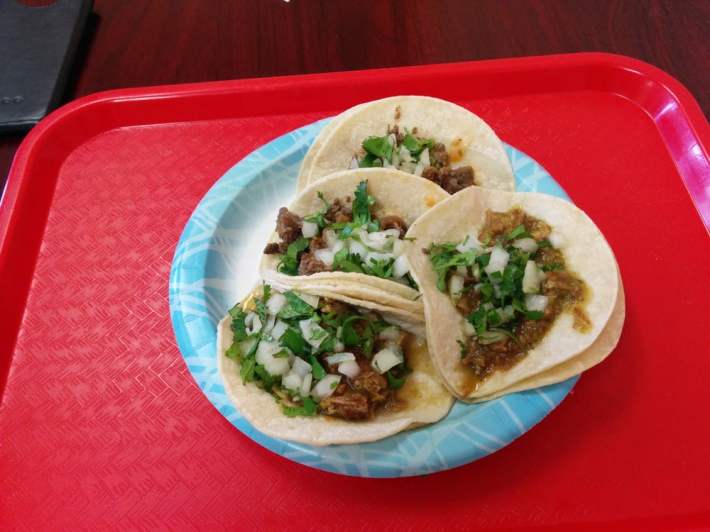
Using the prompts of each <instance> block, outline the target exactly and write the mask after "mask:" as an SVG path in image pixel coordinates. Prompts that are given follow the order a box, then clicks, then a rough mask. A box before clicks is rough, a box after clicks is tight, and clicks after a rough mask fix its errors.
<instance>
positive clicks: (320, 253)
mask: <svg viewBox="0 0 710 532" xmlns="http://www.w3.org/2000/svg"><path fill="white" fill-rule="evenodd" d="M313 255H315V257H316V258H317V259H318V260H319V261H321V262H322V263H323V264H325V265H326V266H332V265H333V258H334V255H333V252H332V251H331V250H329V249H317V250H316V251H315V253H313Z"/></svg>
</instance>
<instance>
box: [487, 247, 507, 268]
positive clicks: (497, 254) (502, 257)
mask: <svg viewBox="0 0 710 532" xmlns="http://www.w3.org/2000/svg"><path fill="white" fill-rule="evenodd" d="M509 258H510V255H508V252H507V251H506V250H504V249H503V248H502V247H500V246H496V247H494V248H493V251H492V252H491V260H490V261H488V266H486V268H485V270H486V273H487V274H488V275H490V274H492V273H495V272H502V271H503V270H505V267H506V266H507V265H508V259H509Z"/></svg>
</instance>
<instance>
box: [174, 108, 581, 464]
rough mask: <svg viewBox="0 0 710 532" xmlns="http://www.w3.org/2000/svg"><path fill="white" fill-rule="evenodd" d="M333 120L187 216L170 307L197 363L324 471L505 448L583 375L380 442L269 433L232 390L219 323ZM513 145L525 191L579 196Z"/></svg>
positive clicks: (288, 142)
mask: <svg viewBox="0 0 710 532" xmlns="http://www.w3.org/2000/svg"><path fill="white" fill-rule="evenodd" d="M327 121H328V119H326V120H321V121H320V122H316V123H313V124H309V125H307V126H305V127H302V128H299V129H297V130H295V131H292V132H291V133H288V134H286V135H284V136H282V137H279V138H277V139H275V140H273V141H271V142H269V143H268V144H266V145H264V146H262V147H261V148H259V149H257V150H256V151H254V152H252V153H251V154H249V155H248V156H247V157H245V158H244V159H243V160H242V161H240V162H239V163H238V164H237V165H235V166H234V167H233V168H231V169H230V170H229V171H228V172H227V173H226V174H224V175H223V176H222V177H221V178H220V179H219V181H217V182H216V183H215V184H214V186H213V187H212V188H211V189H210V190H209V192H207V194H206V195H205V197H204V198H203V199H202V201H201V202H200V203H199V205H198V206H197V208H196V209H195V211H194V212H193V214H192V216H191V217H190V220H189V221H188V223H187V225H186V226H185V229H184V231H183V233H182V236H181V237H180V240H179V242H178V245H177V248H176V251H175V256H174V258H173V264H172V269H171V272H170V315H171V318H172V322H173V328H174V330H175V337H176V339H177V344H178V346H179V348H180V351H181V352H182V355H183V358H184V359H185V363H186V364H187V367H188V369H189V370H190V373H192V376H193V378H194V379H195V381H196V382H197V384H198V385H199V387H200V388H201V389H202V391H203V392H204V393H205V395H206V396H207V398H208V399H209V400H210V402H211V403H212V404H213V405H214V406H215V408H217V410H219V411H220V412H221V413H222V415H223V416H224V417H226V418H227V419H228V420H229V421H230V422H231V423H232V424H233V425H234V426H235V427H237V428H238V429H239V430H240V431H241V432H243V433H244V434H246V435H247V436H248V437H249V438H251V439H253V440H254V441H256V442H257V443H259V444H260V445H263V446H264V447H266V448H267V449H270V450H271V451H273V452H275V453H277V454H280V455H281V456H284V457H285V458H288V459H289V460H293V461H295V462H299V463H301V464H304V465H307V466H310V467H315V468H318V469H322V470H324V471H331V472H334V473H340V474H345V475H354V476H363V477H404V476H412V475H423V474H427V473H434V472H436V471H442V470H445V469H450V468H453V467H457V466H460V465H463V464H467V463H469V462H473V461H474V460H477V459H479V458H481V457H483V456H486V455H488V454H490V453H492V452H495V451H496V450H498V449H500V448H501V447H504V446H505V445H507V444H509V443H510V442H511V441H513V440H514V439H515V438H517V437H519V436H520V435H522V434H523V433H525V432H526V431H528V430H530V428H531V427H532V426H533V425H535V424H536V423H538V422H539V421H540V420H541V419H542V418H543V417H545V416H546V415H547V414H548V413H549V412H551V411H552V410H553V409H554V408H555V407H556V406H557V405H558V404H559V403H560V401H562V399H564V397H565V396H566V395H567V394H568V393H569V391H570V390H571V389H572V387H573V386H574V384H575V382H576V381H577V377H573V378H571V379H569V380H567V381H565V382H562V383H559V384H555V385H552V386H546V387H543V388H538V389H536V390H529V391H525V392H519V393H514V394H511V395H507V396H505V397H502V398H499V399H495V400H493V401H488V402H485V403H481V404H475V405H470V404H465V403H461V402H456V404H455V405H454V407H453V408H452V410H451V412H450V413H449V415H448V416H447V417H446V418H444V419H443V420H441V421H439V422H438V423H435V424H433V425H429V426H424V427H420V428H418V429H415V430H410V431H406V432H402V433H400V434H397V435H395V436H391V437H389V438H386V439H384V440H382V441H378V442H373V443H365V444H358V445H340V446H329V447H312V446H309V445H303V444H298V443H291V442H287V441H281V440H276V439H274V438H270V437H268V436H265V435H264V434H262V433H260V432H259V431H257V430H256V429H254V427H252V426H251V425H250V424H249V423H248V422H247V421H246V420H245V419H244V418H243V417H242V416H241V415H240V414H239V412H238V411H237V410H236V409H235V408H234V406H233V405H232V403H231V402H230V400H229V398H228V396H227V394H226V393H225V390H224V387H223V386H222V381H221V379H220V376H219V373H218V371H217V359H216V324H217V323H218V322H219V320H220V319H221V318H222V316H224V315H225V313H226V312H227V309H229V308H231V306H232V305H234V303H235V302H236V301H238V300H239V299H241V298H242V297H243V296H244V295H246V294H247V293H248V291H249V290H250V289H251V287H253V286H254V284H255V282H256V280H257V263H258V259H259V256H260V254H261V249H262V246H263V243H264V242H265V241H266V239H267V237H268V236H269V234H270V233H271V231H273V223H274V220H275V214H276V209H277V208H278V207H279V206H281V205H285V204H287V203H288V201H289V199H290V198H291V197H292V196H293V194H294V193H295V182H296V176H297V174H298V168H299V166H300V163H301V160H302V159H303V156H304V155H305V153H306V151H307V150H308V147H309V146H310V144H311V142H313V139H314V138H315V136H316V135H317V134H318V132H319V131H320V129H321V128H322V127H323V126H324V125H325V124H326V122H327ZM505 149H506V152H507V153H508V156H509V157H510V160H511V163H512V165H513V170H514V173H515V178H516V186H517V189H518V190H519V191H526V192H532V191H538V192H545V193H547V194H552V195H554V196H559V197H562V198H565V199H568V200H569V198H568V196H567V195H566V194H565V192H564V191H563V190H562V189H561V188H560V186H559V185H558V184H557V183H556V182H555V181H554V179H552V177H551V176H550V175H549V174H548V173H547V172H546V171H545V169H544V168H542V166H540V165H539V164H537V163H536V162H535V161H534V160H533V159H531V158H530V157H528V156H527V155H526V154H524V153H523V152H521V151H519V150H516V149H515V148H513V147H511V146H507V145H506V146H505Z"/></svg>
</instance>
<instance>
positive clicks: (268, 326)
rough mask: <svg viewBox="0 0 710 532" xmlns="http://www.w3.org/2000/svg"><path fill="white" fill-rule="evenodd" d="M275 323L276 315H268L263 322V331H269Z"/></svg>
mask: <svg viewBox="0 0 710 532" xmlns="http://www.w3.org/2000/svg"><path fill="white" fill-rule="evenodd" d="M275 324H276V316H271V315H270V316H269V317H268V318H266V323H265V324H264V332H267V333H268V332H270V331H271V329H273V328H274V325H275Z"/></svg>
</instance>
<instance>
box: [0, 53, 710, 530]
mask: <svg viewBox="0 0 710 532" xmlns="http://www.w3.org/2000/svg"><path fill="white" fill-rule="evenodd" d="M408 93H414V94H430V95H434V96H440V97H443V98H447V99H450V100H453V101H456V102H459V103H462V104H463V105H465V106H467V107H469V108H470V109H472V110H473V111H475V112H476V113H478V114H479V115H481V116H482V117H483V118H484V119H485V120H487V121H488V122H489V123H490V124H491V125H492V126H493V127H494V128H495V129H496V130H497V131H498V133H499V134H500V136H501V137H502V138H503V139H504V140H505V141H507V142H509V143H510V144H512V145H514V146H516V147H517V148H520V149H522V150H523V151H525V152H526V153H529V154H530V155H531V156H532V157H534V158H535V159H536V160H537V161H539V162H540V163H541V164H543V165H544V166H545V168H547V169H548V170H549V171H550V173H551V174H552V175H553V176H554V177H555V179H557V180H558V181H559V182H560V183H561V184H562V186H563V187H564V188H565V189H566V190H567V191H568V192H569V193H570V195H571V196H572V198H573V199H574V201H575V202H576V203H577V204H578V205H579V206H581V207H582V208H583V209H584V210H586V211H587V212H588V213H589V214H590V215H591V217H592V218H593V219H594V220H595V221H596V223H597V224H598V225H599V227H600V228H601V229H602V231H603V232H604V234H605V235H606V236H607V237H608V239H609V241H610V242H611V245H612V247H613V248H614V250H615V251H616V253H617V256H618V260H619V263H620V265H621V270H622V273H623V276H624V282H625V287H626V295H627V308H628V316H627V321H626V327H625V331H624V334H623V336H622V339H621V343H620V345H619V347H618V349H617V350H616V352H615V353H614V355H613V356H612V357H611V358H610V359H609V360H608V361H607V362H605V363H604V364H602V365H601V366H600V367H597V368H595V369H593V370H591V371H589V372H588V374H585V376H584V378H582V379H581V380H580V382H579V384H578V385H577V386H576V387H575V389H574V392H573V394H572V395H571V396H570V397H568V398H567V400H566V401H564V402H563V404H562V405H561V406H560V407H559V408H558V409H557V410H556V411H555V412H554V413H553V414H551V415H550V416H549V417H548V418H547V419H546V420H545V421H544V422H542V423H541V424H540V425H539V426H537V427H535V428H534V429H533V430H532V431H531V432H530V433H528V434H526V435H525V436H524V437H522V438H520V439H519V440H517V441H515V442H514V443H513V444H512V445H510V446H509V447H506V448H505V449H503V450H502V451H500V452H498V453H495V454H494V455H491V456H489V457H487V458H485V459H483V460H480V461H479V462H476V463H473V464H470V465H468V466H465V467H461V468H459V469H456V470H452V471H447V472H443V473H439V474H436V475H432V476H428V477H420V478H411V479H406V480H390V481H382V480H373V479H358V478H344V477H340V476H336V475H332V474H328V473H324V472H321V471H317V470H314V469H309V468H306V467H303V466H300V465H298V464H295V463H291V462H289V461H287V460H285V459H282V458H280V457H278V456H276V455H274V454H272V453H270V452H269V451H267V450H265V449H263V448H262V447H260V446H259V445H257V444H255V443H253V442H252V441H251V440H249V439H248V438H247V437H246V436H244V435H242V434H241V433H239V432H238V431H236V430H234V428H233V427H232V426H231V425H230V424H229V422H228V421H226V420H225V419H223V418H222V416H221V415H220V414H219V413H218V412H217V411H216V410H215V409H214V408H212V407H211V406H210V404H209V402H208V401H207V399H206V398H205V397H204V396H203V395H202V393H201V392H200V391H199V389H198V388H197V386H196V385H195V384H194V383H193V382H192V380H191V378H190V376H189V374H188V372H187V369H186V368H185V366H184V365H183V362H182V360H181V357H180V354H179V352H178V350H177V347H176V346H175V343H174V340H173V335H172V330H171V326H170V319H169V315H168V289H167V287H168V269H169V266H170V261H171V258H172V255H173V251H174V246H175V243H176V242H177V240H178V237H179V235H180V231H181V230H182V228H183V225H184V224H185V222H186V220H187V218H188V216H189V215H190V212H191V211H192V209H193V208H194V207H195V205H196V204H197V202H198V201H199V199H200V198H201V197H202V195H203V194H204V193H205V192H206V191H207V189H208V188H209V187H210V186H211V185H212V183H213V182H214V181H215V180H216V179H217V178H218V177H219V176H220V175H222V173H224V172H225V171H226V170H227V169H228V168H230V167H231V166H232V165H233V164H235V163H236V162H237V161H238V160H239V159H240V158H242V157H243V156H244V155H246V154H247V153H248V152H250V151H251V150H253V149H254V148H256V147H258V146H259V145H261V144H263V143H264V142H266V141H268V140H269V139H272V138H274V137H276V136H278V135H281V134H283V133H285V132H287V131H289V130H291V129H294V128H296V127H298V126H301V125H304V124H306V123H309V122H312V121H314V120H316V119H319V118H322V117H324V116H328V115H331V114H334V113H336V112H338V111H340V110H342V109H344V108H346V107H349V106H351V105H353V104H355V103H358V102H360V101H364V100H369V99H374V98H380V97H384V96H388V95H392V94H408ZM709 140H710V130H709V128H708V124H707V122H706V121H705V119H704V117H703V115H702V113H701V111H700V109H699V107H698V105H697V104H696V103H695V101H694V100H693V99H692V97H691V96H690V94H689V93H688V92H687V90H686V89H684V88H683V87H682V86H681V85H680V84H679V83H678V82H677V81H675V80H674V79H672V78H671V77H669V76H668V75H667V74H665V73H663V72H661V71H659V70H657V69H656V68H653V67H651V66H649V65H647V64H644V63H641V62H638V61H635V60H632V59H628V58H625V57H619V56H612V55H605V54H580V55H567V56H550V57H534V58H525V59H512V60H503V61H486V62H477V63H459V64H448V65H434V66H424V67H413V68H398V69H388V70H375V71H367V72H349V73H337V74H324V75H309V76H298V77H283V78H270V79H253V80H243V81H230V82H220V83H207V84H199V85H182V86H171V87H158V88H149V89H131V90H122V91H114V92H107V93H102V94H97V95H94V96H89V97H87V98H83V99H81V100H78V101H76V102H73V103H71V104H69V105H67V106H65V107H63V108H61V109H59V110H58V111H56V112H54V113H53V114H52V115H51V116H50V117H48V118H47V119H45V120H44V121H42V123H41V124H40V125H38V126H37V127H36V128H35V129H34V130H33V131H32V132H31V133H30V134H29V135H28V136H27V138H26V140H25V141H24V143H23V144H22V146H21V147H20V149H19V151H18V152H17V156H16V158H15V161H14V164H13V167H12V170H11V172H10V176H9V179H8V184H7V190H6V192H5V197H4V199H3V201H2V205H1V207H0V209H1V210H0V239H1V242H2V244H1V245H2V247H1V248H0V294H1V295H0V298H1V304H0V361H2V364H3V367H2V371H0V375H2V377H3V378H2V381H3V383H4V386H3V389H4V391H3V396H2V406H1V407H0V438H1V440H0V523H2V524H4V527H5V528H18V529H28V530H34V529H61V528H69V529H76V528H80V527H82V528H83V527H85V528H91V529H100V528H109V527H115V528H119V529H126V528H131V529H132V528H140V529H154V528H159V527H161V528H162V527H170V528H173V529H188V528H205V529H212V528H218V527H237V526H242V527H250V528H251V527H256V526H260V527H263V528H272V527H276V526H277V525H284V524H286V525H288V526H289V527H293V528H311V527H317V526H318V525H326V524H327V525H329V526H330V527H332V528H336V529H346V528H362V527H368V526H369V527H371V528H383V527H385V526H390V527H392V528H394V529H402V530H404V529H411V528H417V527H419V528H423V529H426V528H429V529H431V528H433V527H437V528H442V529H443V528H445V527H454V528H457V529H462V528H474V527H479V528H483V529H497V528H516V527H532V526H541V525H547V526H552V525H557V526H559V527H560V529H564V528H566V525H570V524H576V525H582V526H585V527H587V528H596V527H597V526H606V525H614V524H616V525H621V526H624V527H637V528H641V527H642V528H650V527H679V526H686V525H688V526H690V525H700V524H706V525H707V524H710V497H709V496H708V494H709V493H710V455H709V454H708V440H709V439H710V424H708V414H707V401H708V399H707V397H708V385H707V381H708V379H707V375H708V374H710V356H709V355H710V337H709V336H708V332H707V327H708V323H710V320H709V319H708V318H709V317H710V316H709V313H708V301H710V289H709V286H710V283H708V279H710V246H708V236H707V230H706V228H705V227H704V224H703V220H702V216H704V217H705V221H706V223H707V222H708V221H710V195H709V191H710V171H709V168H710V165H709V161H708V152H707V148H706V147H707V146H708V145H710V142H709ZM689 193H690V194H689ZM691 196H692V198H693V200H694V202H695V206H694V205H693V200H691ZM699 212H700V213H702V215H701V216H699V215H698V213H699Z"/></svg>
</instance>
